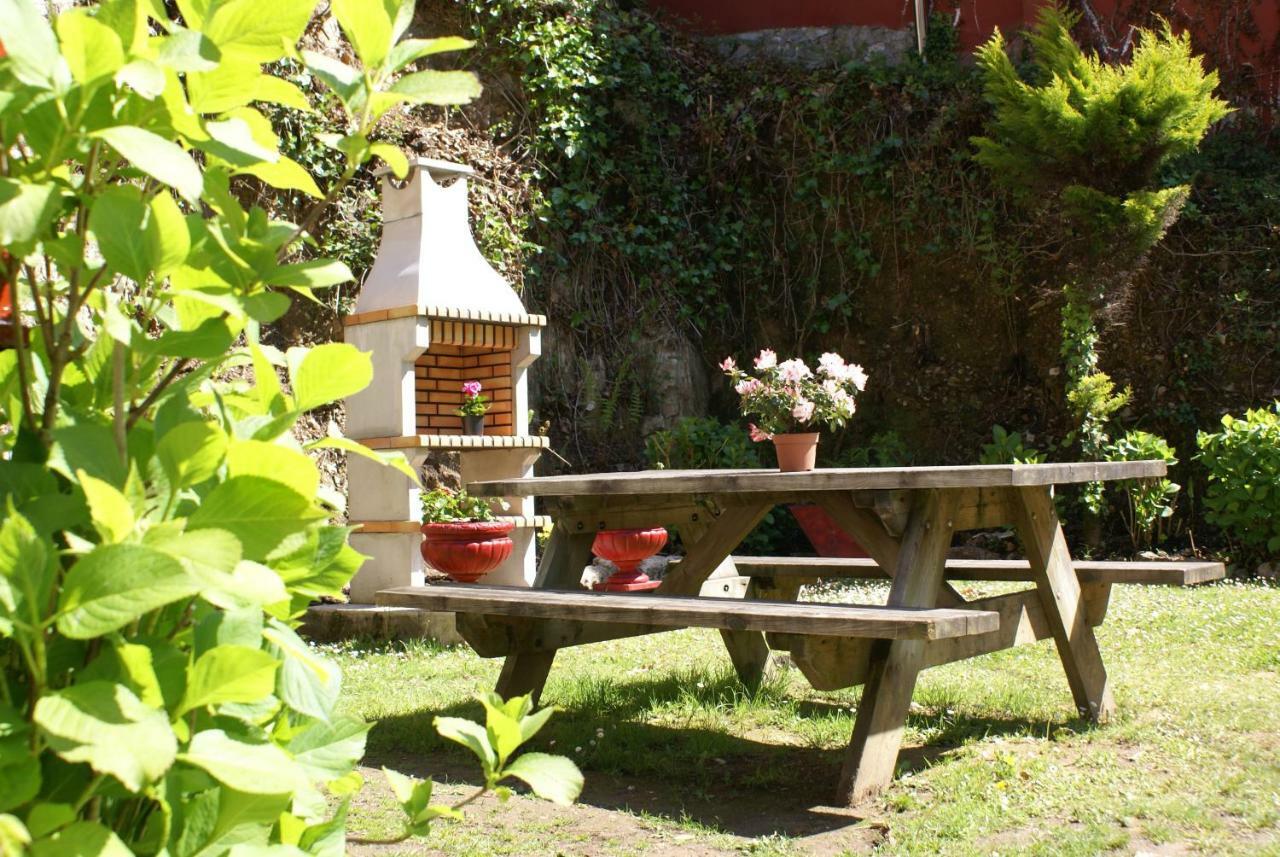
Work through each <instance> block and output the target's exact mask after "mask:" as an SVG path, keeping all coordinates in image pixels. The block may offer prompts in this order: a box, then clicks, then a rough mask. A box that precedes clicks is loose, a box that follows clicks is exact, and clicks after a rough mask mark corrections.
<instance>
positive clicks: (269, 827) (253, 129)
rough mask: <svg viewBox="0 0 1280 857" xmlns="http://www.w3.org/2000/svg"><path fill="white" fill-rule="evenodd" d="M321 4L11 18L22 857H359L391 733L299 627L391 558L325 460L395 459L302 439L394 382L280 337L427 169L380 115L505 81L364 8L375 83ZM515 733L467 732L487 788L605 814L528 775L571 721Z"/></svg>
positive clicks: (335, 347) (343, 13)
mask: <svg viewBox="0 0 1280 857" xmlns="http://www.w3.org/2000/svg"><path fill="white" fill-rule="evenodd" d="M314 6H315V0H276V2H271V3H264V2H261V0H212V2H203V0H179V2H178V3H177V10H178V12H179V15H180V17H171V15H170V13H169V12H168V11H166V7H165V6H164V5H163V4H159V3H147V2H137V0H106V2H103V3H100V4H98V5H94V6H88V7H80V8H72V9H69V10H68V11H65V12H63V13H61V14H59V15H57V16H56V18H55V20H54V21H53V22H52V25H51V24H50V22H48V21H47V20H46V19H45V17H44V16H43V15H42V14H41V13H39V12H37V11H36V9H35V7H34V6H33V5H32V4H31V2H30V0H0V43H3V47H4V50H5V51H6V55H5V56H4V58H3V59H0V249H2V250H3V253H0V277H3V279H4V280H5V281H6V282H7V283H9V284H10V285H11V287H12V289H13V296H14V301H15V307H16V313H17V317H18V320H19V321H20V323H21V330H20V333H19V335H18V337H17V341H16V345H17V347H16V348H15V349H14V350H11V351H6V352H4V353H3V354H0V412H2V413H0V419H2V421H3V424H4V428H5V430H4V431H3V432H0V444H2V445H3V448H4V452H5V455H4V457H3V458H2V459H0V504H2V507H3V519H2V521H0V663H3V666H4V671H3V679H2V680H0V853H8V854H15V853H22V852H25V851H27V850H29V851H30V853H32V854H35V855H66V854H79V855H127V854H130V853H137V854H144V855H150V854H166V855H196V854H199V855H209V856H210V857H212V855H219V854H223V853H234V854H236V855H251V854H259V853H261V854H267V853H270V854H273V855H289V854H300V853H311V854H339V853H342V851H343V849H344V839H345V831H344V828H345V815H346V800H347V798H348V797H349V795H350V794H351V793H352V792H353V791H354V790H355V789H356V788H358V787H359V785H360V778H359V776H358V775H356V774H355V772H354V765H355V763H356V762H357V761H358V759H359V758H360V756H361V754H362V751H363V747H364V738H365V733H366V731H367V730H368V728H369V727H368V724H365V723H363V722H361V721H359V720H357V719H355V718H352V717H350V716H347V715H344V714H341V713H340V712H339V711H338V710H337V709H336V706H335V704H336V701H337V697H338V693H339V690H340V679H341V676H340V674H339V672H338V670H337V669H336V667H335V666H334V665H333V664H332V663H330V662H328V661H327V660H325V659H323V658H321V657H319V656H318V655H317V654H316V653H315V652H314V651H313V650H312V649H310V648H309V647H308V646H307V645H306V644H305V643H304V642H303V641H302V640H301V639H299V637H298V636H297V634H296V633H295V631H294V627H295V625H296V624H297V618H298V617H299V616H300V614H301V613H302V611H303V610H305V609H306V607H307V605H308V603H309V602H310V601H312V600H313V599H316V598H318V597H322V596H334V595H338V594H339V593H340V591H341V589H342V586H343V585H344V584H345V583H346V582H347V580H348V579H349V578H350V577H351V575H352V573H353V572H354V571H355V570H356V568H357V567H358V566H359V564H360V562H361V559H362V558H361V557H360V555H359V554H357V553H356V552H355V551H354V550H353V549H352V548H351V547H350V546H349V545H348V544H347V534H348V528H346V527H341V526H334V525H332V524H330V523H329V521H330V519H331V518H332V517H333V516H334V515H335V513H337V512H339V511H340V510H341V506H342V498H341V497H340V496H335V495H333V494H332V493H331V492H326V491H324V490H323V489H322V488H321V486H320V481H319V475H318V472H317V469H316V467H315V464H314V463H313V461H312V459H311V458H310V457H309V456H308V455H307V454H306V453H307V451H308V450H309V449H315V448H320V447H337V448H340V449H345V450H348V451H350V452H353V453H360V454H366V455H367V454H370V453H369V452H368V450H366V449H365V448H364V447H362V446H360V445H359V444H355V443H353V442H351V441H348V440H346V439H344V438H342V437H340V436H337V434H336V431H335V432H333V433H332V436H330V437H326V438H322V439H320V440H317V441H314V442H311V443H308V444H306V445H303V444H300V443H299V442H298V441H297V440H295V438H294V436H293V433H292V429H293V427H294V425H295V423H296V422H297V421H298V419H299V418H300V417H301V416H302V415H303V414H304V413H305V412H306V411H308V410H310V409H313V408H316V407H320V406H323V405H326V404H328V403H330V402H333V401H336V400H338V399H341V398H343V397H345V396H349V395H350V394H352V393H354V392H356V391H357V390H359V389H361V388H362V387H363V386H364V385H365V384H367V383H368V381H369V379H370V376H371V372H372V369H371V363H370V360H369V357H368V355H364V354H361V353H359V352H357V351H355V349H353V348H351V347H350V346H346V345H341V344H328V345H321V346H319V347H316V348H312V349H303V348H291V349H289V350H288V351H287V352H284V353H281V352H279V351H277V350H275V349H272V348H269V347H267V346H265V345H262V344H260V342H259V338H258V331H259V326H260V325H262V324H264V323H268V322H271V321H272V320H274V319H276V318H278V317H279V316H280V315H281V314H282V313H283V312H284V311H285V310H286V309H287V307H288V306H289V303H290V299H291V294H292V295H301V296H303V297H306V298H310V297H311V296H312V292H313V290H316V289H320V288H324V287H327V286H331V285H334V284H336V283H341V282H344V281H345V280H347V279H349V273H348V271H347V268H346V266H345V265H343V264H342V263H341V262H337V261H332V260H327V259H317V260H312V261H305V262H295V261H292V259H293V258H294V254H295V251H296V250H297V248H298V247H299V245H300V242H302V241H303V240H306V239H307V237H308V230H309V229H310V228H311V227H312V226H314V224H315V222H316V220H317V218H318V217H319V214H320V212H321V210H322V208H323V203H324V201H325V200H326V199H329V198H332V196H333V195H334V194H335V193H337V192H338V191H339V190H340V188H341V187H342V185H343V183H344V182H345V181H347V180H349V179H350V178H351V177H352V176H354V175H355V173H356V171H357V170H358V169H359V168H360V167H361V166H362V165H363V164H364V163H366V162H367V161H368V160H369V159H370V158H371V157H374V156H377V157H379V158H381V159H383V160H384V161H386V162H387V163H388V164H389V165H390V166H391V167H392V169H393V170H394V171H396V172H397V174H400V175H403V174H404V173H405V170H406V167H407V164H406V160H405V157H404V155H403V154H401V153H400V152H399V151H398V150H396V149H394V148H392V147H389V146H385V145H379V144H376V143H371V142H370V141H369V136H368V135H369V133H370V131H371V130H372V129H373V126H374V124H375V123H376V122H377V121H378V119H379V118H380V117H381V116H382V115H383V114H384V113H385V112H386V111H387V110H389V109H391V108H392V107H395V106H396V105H398V104H402V103H405V102H411V103H413V102H430V103H452V102H457V101H461V100H466V99H468V98H470V97H472V96H474V94H475V93H476V92H477V91H478V84H477V82H476V80H475V79H474V77H472V76H471V75H467V74H462V73H445V72H433V71H420V72H414V73H405V72H406V71H407V67H408V66H409V65H411V64H412V63H414V62H415V61H417V60H419V59H421V58H422V57H425V56H427V55H429V54H431V53H434V52H437V51H441V50H454V49H458V48H461V47H465V46H466V43H465V42H463V41H462V40H458V39H438V40H418V39H410V40H404V41H401V36H402V35H403V34H404V30H405V28H406V26H407V25H408V22H409V20H410V19H411V17H412V13H413V5H412V2H411V0H409V2H391V3H387V2H382V0H335V2H333V4H332V6H331V8H332V11H333V14H334V15H335V16H336V17H337V19H338V22H339V23H340V24H341V26H342V28H343V30H344V32H345V33H346V35H347V36H348V38H349V39H350V41H351V42H352V44H353V45H354V47H355V51H356V54H357V56H358V57H359V59H360V61H361V65H360V66H351V65H347V64H345V63H343V62H340V61H338V60H335V59H333V58H330V57H326V56H321V55H318V54H314V53H309V52H306V51H303V52H302V53H301V54H299V53H298V51H297V50H296V48H295V47H294V46H295V45H296V43H297V41H298V38H299V37H300V35H301V33H302V30H303V28H304V27H305V26H306V25H307V22H308V21H309V20H310V18H311V15H312V12H313V8H314ZM169 8H172V7H169ZM285 56H294V57H298V58H300V59H301V60H302V61H304V62H305V63H306V64H307V66H308V67H309V69H310V70H311V73H312V74H313V75H314V77H315V78H316V79H318V80H320V81H323V83H324V84H325V85H326V86H328V87H329V88H330V89H331V90H332V91H333V93H334V94H335V96H336V98H337V100H338V101H339V102H340V103H341V105H342V107H343V109H344V110H345V114H346V116H347V117H348V127H347V129H346V133H345V134H343V135H333V136H329V137H326V138H325V140H324V141H323V142H324V143H325V144H327V145H330V146H332V147H334V148H335V149H336V150H338V151H340V152H341V153H342V156H343V160H344V164H345V166H344V169H343V172H342V175H341V176H340V178H339V180H338V181H336V182H334V183H333V184H332V185H331V186H330V187H329V188H327V189H325V190H322V189H321V188H319V187H318V186H317V185H316V183H315V182H314V180H313V179H312V177H311V176H310V175H309V174H308V173H307V172H306V171H305V170H304V169H302V168H301V167H300V166H299V165H298V164H297V163H296V162H294V161H292V160H290V159H288V158H287V157H284V156H282V155H281V154H280V153H279V151H278V148H277V139H276V135H275V133H274V132H273V129H272V127H271V124H270V123H269V122H268V121H267V120H266V119H265V117H264V115H263V114H262V113H261V112H259V110H258V109H257V108H256V107H255V106H254V105H255V104H261V103H275V104H279V105H284V106H286V107H290V108H293V109H297V110H308V109H310V106H309V102H308V99H307V97H306V96H305V95H304V94H303V92H302V91H301V90H299V89H298V88H296V87H294V86H292V85H290V84H288V83H287V82H286V81H284V80H282V79H280V78H277V77H273V76H271V75H269V74H265V73H264V72H263V70H262V67H263V64H264V63H270V62H272V61H275V60H278V59H281V58H282V57H285ZM250 180H251V181H255V182H260V183H262V184H265V185H266V186H269V187H271V188H275V189H277V190H292V191H298V192H301V193H304V194H306V195H309V196H311V197H313V198H315V199H316V200H317V204H316V206H315V207H313V208H312V209H311V210H310V212H308V213H307V214H306V216H305V217H304V218H302V222H301V223H299V224H294V223H288V222H282V221H276V220H272V219H271V218H270V217H269V216H268V215H267V214H266V213H265V212H264V211H263V210H262V209H261V208H258V207H247V208H246V207H245V206H244V205H242V204H241V202H240V201H239V200H238V197H237V191H238V190H239V189H240V186H241V185H242V183H244V182H246V181H250ZM23 333H29V336H28V335H22V334H23ZM250 376H251V377H252V378H253V381H252V382H250V381H249V380H246V379H247V378H248V377H250ZM282 378H283V379H287V385H286V384H285V383H282ZM400 466H402V467H404V466H405V465H404V463H403V461H401V462H400ZM495 706H497V703H493V702H492V701H491V702H490V707H491V708H492V707H495ZM501 714H502V716H501V717H499V716H497V715H495V714H494V713H493V712H492V711H491V712H490V717H489V725H488V728H487V729H486V728H485V727H482V726H479V725H477V724H472V723H467V722H466V721H461V722H452V721H449V720H447V719H441V720H439V721H438V726H439V728H440V729H441V731H442V733H444V734H446V736H447V737H451V738H454V739H455V740H459V741H461V742H462V743H464V744H466V745H467V746H469V747H471V748H472V749H473V750H475V752H476V753H477V755H479V756H480V758H481V759H482V761H483V764H484V767H485V775H486V779H485V785H486V787H493V786H496V784H497V780H498V779H500V778H501V777H504V776H506V775H508V774H510V775H514V776H518V777H520V778H522V779H525V780H526V781H527V782H529V783H530V785H532V786H533V787H534V789H535V791H538V792H540V793H543V794H546V795H548V796H550V797H553V798H556V799H561V800H564V799H568V798H570V797H571V796H572V795H573V794H576V789H577V785H578V784H580V779H577V774H576V769H573V767H572V765H571V763H568V762H567V760H563V759H555V758H552V757H546V756H541V755H539V754H525V755H523V756H520V757H518V758H516V759H514V760H511V759H510V756H511V753H512V751H513V750H514V749H515V748H516V747H518V746H519V744H520V743H521V742H522V741H523V740H525V739H527V738H528V737H529V736H530V735H531V734H532V732H533V731H535V729H536V727H537V726H538V725H540V724H541V722H542V721H544V720H545V717H546V715H545V713H542V714H539V715H536V716H530V715H529V712H528V706H527V700H514V701H512V702H511V703H507V704H506V705H505V706H502V707H501ZM463 724H465V725H463ZM392 782H393V786H395V790H396V793H397V796H398V797H399V798H400V800H401V803H402V805H403V806H404V807H405V809H406V811H407V813H408V816H407V820H406V828H405V834H406V835H409V834H416V833H421V832H424V831H425V830H426V828H427V825H428V824H429V822H430V821H431V819H432V818H434V817H436V816H440V815H448V814H449V813H450V812H451V810H450V809H449V808H447V807H434V806H429V805H428V798H429V796H430V786H429V784H428V783H415V782H413V781H408V780H406V779H404V778H396V777H394V776H393V777H392Z"/></svg>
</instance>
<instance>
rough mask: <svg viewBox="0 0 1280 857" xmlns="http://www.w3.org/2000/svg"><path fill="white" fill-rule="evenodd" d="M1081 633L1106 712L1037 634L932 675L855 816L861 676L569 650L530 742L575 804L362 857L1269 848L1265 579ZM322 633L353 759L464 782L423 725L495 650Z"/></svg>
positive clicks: (1276, 825) (485, 814)
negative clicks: (830, 681)
mask: <svg viewBox="0 0 1280 857" xmlns="http://www.w3.org/2000/svg"><path fill="white" fill-rule="evenodd" d="M972 591H973V593H975V594H976V593H977V592H979V591H982V592H987V591H990V589H989V588H987V589H982V590H979V589H977V588H976V587H975V588H974V589H973V590H972ZM840 594H841V595H842V596H843V598H842V600H858V601H871V600H878V598H877V596H878V594H879V593H878V592H877V591H876V590H875V589H874V588H871V587H865V586H864V587H860V588H857V589H852V588H850V589H846V590H844V591H843V592H842V593H840ZM967 594H968V593H967ZM1099 641H1100V644H1101V647H1102V651H1103V656H1104V658H1105V660H1106V663H1107V666H1108V670H1109V672H1110V674H1111V676H1112V681H1113V683H1114V687H1115V696H1116V701H1117V704H1118V707H1119V713H1118V716H1117V718H1116V719H1115V720H1114V721H1113V722H1112V723H1110V724H1109V725H1106V726H1103V727H1094V726H1091V725H1090V724H1088V723H1087V722H1084V721H1082V720H1080V719H1078V718H1077V717H1076V716H1075V714H1074V708H1073V705H1072V702H1071V696H1070V693H1069V691H1068V689H1067V683H1066V679H1065V677H1064V676H1063V673H1062V668H1061V665H1060V664H1059V662H1058V660H1057V655H1056V652H1055V651H1054V648H1053V645H1052V644H1051V643H1048V642H1042V643H1039V644H1037V645H1035V646H1025V647H1022V648H1019V649H1014V650H1010V651H1005V652H1001V653H998V654H994V655H988V656H985V657H982V658H978V659H975V660H971V661H968V662H965V663H959V664H953V665H950V666H947V667H942V668H938V669H934V670H929V671H927V672H925V673H924V674H923V676H922V677H921V680H920V683H919V684H918V685H917V688H916V693H915V702H914V704H913V707H912V715H911V718H910V721H909V724H908V732H907V737H906V749H905V751H904V754H903V757H902V759H901V761H900V771H899V777H898V778H897V780H896V781H895V783H894V784H893V786H892V787H891V788H890V789H888V790H887V791H886V792H885V793H884V794H883V795H882V796H881V797H880V798H878V799H877V800H875V801H873V802H870V803H869V804H867V805H864V806H861V807H858V808H856V809H855V810H854V811H853V812H848V811H840V810H837V809H832V808H829V807H825V806H824V804H829V803H830V801H831V798H832V794H833V792H834V788H835V783H836V777H837V774H838V772H839V765H840V759H841V751H842V749H843V747H844V746H845V744H846V743H847V741H848V738H849V734H850V731H851V729H852V727H853V714H854V710H855V708H856V706H857V700H858V692H859V690H860V689H859V688H854V689H851V690H845V691H840V692H835V693H821V692H817V691H814V690H812V689H810V688H809V687H808V685H807V684H806V683H805V682H804V679H803V678H802V677H801V676H800V674H799V673H798V672H797V671H795V670H794V669H783V670H780V671H778V672H777V673H776V674H775V676H774V677H773V679H772V680H770V681H769V682H768V683H767V684H766V685H765V686H764V687H763V688H761V690H760V691H759V692H758V693H756V694H754V695H749V694H746V693H745V692H743V691H742V690H741V688H740V686H739V685H738V683H737V681H736V678H735V677H734V676H733V674H732V672H731V670H730V669H729V667H728V658H727V656H726V655H725V653H724V650H723V647H722V645H721V643H720V640H719V636H718V635H717V634H716V633H715V632H709V631H701V630H688V631H680V632H676V633H669V634H660V635H654V636H649V637H638V638H633V639H628V640H620V641H617V642H614V643H604V644H600V645H594V646H588V647H582V648H578V649H572V650H568V651H565V652H562V653H560V655H559V656H558V658H557V661H556V666H555V668H554V669H553V670H552V673H551V680H550V681H549V683H548V685H547V689H546V692H545V693H544V695H543V702H544V703H545V704H551V705H555V706H557V707H558V708H560V709H561V713H559V714H557V715H556V716H555V717H554V718H553V719H552V721H551V723H550V724H549V725H548V726H547V728H546V729H544V730H543V732H542V733H541V734H540V735H539V736H538V737H537V738H536V739H535V741H534V747H533V748H534V749H539V750H544V751H549V752H557V753H563V754H565V755H568V756H571V757H572V758H573V759H574V760H575V761H577V762H578V764H579V766H580V767H581V768H582V769H583V771H584V773H585V774H586V778H587V788H586V791H585V792H584V795H583V801H582V803H581V804H580V806H578V807H575V808H572V809H569V810H559V809H556V808H554V807H551V806H550V805H548V804H543V803H541V802H537V801H535V800H534V799H532V798H530V797H518V798H515V799H513V800H512V801H511V802H510V803H508V804H506V805H503V806H499V805H497V803H496V802H489V803H488V804H483V805H481V807H480V808H479V809H478V810H476V811H475V812H473V813H472V814H471V815H470V816H469V819H468V821H467V822H465V823H463V824H451V825H440V826H439V827H438V828H437V829H436V831H435V832H434V834H433V837H432V838H431V840H429V841H427V842H424V843H417V844H414V845H409V844H404V845H400V846H396V847H395V848H392V849H384V850H378V849H372V850H371V851H370V852H369V853H379V854H383V853H385V854H388V855H390V854H421V853H444V854H557V853H566V854H724V853H728V854H731V853H751V854H804V853H819V854H839V853H844V852H850V853H864V852H867V851H870V850H875V853H877V854H887V855H896V854H957V855H961V854H964V855H967V854H973V855H991V854H1000V855H1009V854H1028V855H1031V854H1043V855H1077V854H1079V855H1086V854H1098V853H1109V852H1114V853H1121V854H1127V853H1138V852H1144V851H1145V852H1148V853H1152V854H1213V855H1220V854H1221V855H1227V854H1241V855H1246V854H1247V855H1280V724H1277V718H1280V589H1277V588H1274V587H1264V586H1258V585H1242V584H1231V583H1228V584H1222V585H1216V586H1211V587H1201V588H1197V589H1181V590H1180V589H1161V588H1144V587H1117V588H1116V591H1115V594H1114V596H1113V598H1112V605H1111V610H1110V613H1109V615H1108V617H1107V621H1106V623H1105V624H1104V625H1103V626H1102V627H1101V628H1100V629H1099ZM326 648H330V649H331V650H332V651H335V652H336V654H337V657H338V658H339V660H340V661H341V663H342V665H343V667H344V672H345V678H344V681H345V687H344V690H343V698H344V700H345V705H346V707H347V708H348V709H349V710H351V711H352V712H354V713H357V714H360V715H361V716H363V717H365V718H368V719H369V720H373V721H376V722H377V725H376V726H375V727H374V729H373V731H372V732H371V734H370V737H369V754H368V759H367V763H368V764H369V765H371V766H377V765H381V764H386V765H389V766H391V767H396V768H398V769H401V770H405V771H408V772H411V773H414V774H416V775H418V776H434V777H435V778H436V779H437V780H440V781H446V782H452V783H454V784H456V785H455V786H454V787H455V788H456V789H457V792H456V793H458V794H461V793H462V789H463V788H464V787H465V783H466V782H468V781H472V782H474V779H472V777H473V776H474V775H473V767H472V765H471V762H470V760H469V759H468V758H467V756H466V754H465V751H463V750H461V748H456V747H454V746H453V745H449V744H447V743H446V742H444V741H443V740H442V739H440V738H439V737H438V736H437V735H436V734H435V731H434V729H433V728H432V726H431V719H432V717H433V716H435V715H437V714H442V713H447V714H454V715H461V716H467V717H472V718H475V719H480V716H481V709H480V707H479V705H478V704H476V703H475V702H474V700H473V697H474V695H475V694H476V693H477V692H478V691H481V690H483V689H486V688H490V687H492V685H493V683H494V680H495V679H496V677H497V672H498V668H499V666H500V662H499V661H487V660H482V659H481V658H479V657H477V656H476V655H474V654H473V653H471V652H470V651H469V650H467V649H465V648H447V649H442V648H437V647H430V646H426V645H408V646H399V645H397V646H372V647H361V646H358V645H347V646H341V647H326ZM380 789H381V784H380V783H376V782H372V783H371V784H370V787H369V788H368V789H367V792H368V794H367V795H366V796H365V797H364V798H363V799H362V801H361V802H360V803H359V804H358V805H357V807H356V808H355V810H354V811H353V815H352V821H351V827H352V829H353V830H359V831H367V832H372V833H375V834H377V833H383V834H385V833H388V832H390V831H391V830H392V824H393V823H394V815H393V814H392V813H391V812H390V809H391V806H390V800H389V798H388V797H386V796H385V794H383V792H382V791H381V790H380Z"/></svg>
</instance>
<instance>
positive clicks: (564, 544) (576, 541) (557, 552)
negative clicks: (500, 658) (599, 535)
mask: <svg viewBox="0 0 1280 857" xmlns="http://www.w3.org/2000/svg"><path fill="white" fill-rule="evenodd" d="M592 538H593V537H592V536H589V535H577V534H571V533H567V532H565V530H564V528H563V527H555V528H553V529H552V530H551V536H550V538H548V540H547V545H546V547H545V548H544V549H543V551H542V559H541V561H540V562H539V563H538V574H537V577H536V579H535V580H534V583H533V585H534V586H535V587H538V588H541V587H558V588H563V589H569V588H576V587H577V586H579V585H580V583H581V580H582V572H583V569H585V568H586V566H587V562H588V561H589V560H590V558H591V541H592ZM512 588H513V589H514V591H516V592H518V593H519V594H520V595H521V596H522V597H524V598H526V599H527V598H528V597H529V594H530V590H529V589H526V588H524V587H512ZM555 655H556V653H555V649H550V650H549V651H545V652H519V653H516V654H513V655H510V656H508V657H507V659H506V661H504V662H503V664H502V672H501V674H499V676H498V683H497V685H496V686H495V688H494V691H495V692H496V693H497V694H498V695H499V696H501V697H502V698H503V699H510V698H511V697H513V696H519V695H522V694H526V693H528V694H531V695H532V696H533V701H534V702H535V703H537V701H538V699H539V697H541V696H542V688H543V686H544V685H545V684H546V682H547V675H548V674H549V673H550V672H551V664H552V662H553V661H554V660H555Z"/></svg>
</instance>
